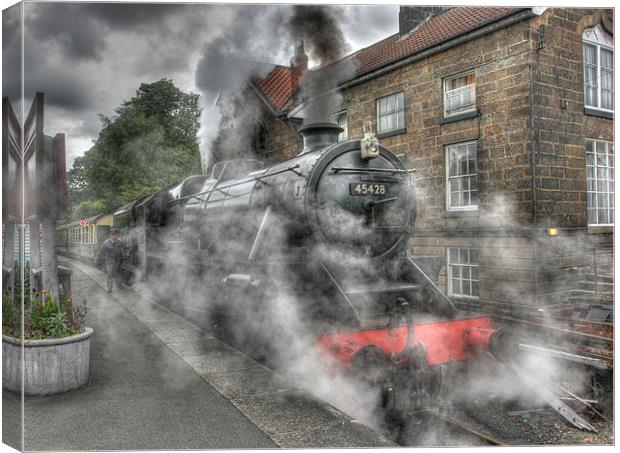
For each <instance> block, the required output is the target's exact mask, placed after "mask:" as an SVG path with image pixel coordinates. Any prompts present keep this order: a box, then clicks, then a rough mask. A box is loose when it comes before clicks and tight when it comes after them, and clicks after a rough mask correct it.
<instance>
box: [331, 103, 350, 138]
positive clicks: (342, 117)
mask: <svg viewBox="0 0 620 453" xmlns="http://www.w3.org/2000/svg"><path fill="white" fill-rule="evenodd" d="M334 123H336V124H337V125H338V126H340V127H341V128H342V129H343V131H342V132H339V133H338V141H339V142H341V141H343V140H347V139H348V138H349V130H348V128H347V112H346V110H345V111H344V112H340V113H336V114H335V115H334Z"/></svg>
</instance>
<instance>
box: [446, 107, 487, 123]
mask: <svg viewBox="0 0 620 453" xmlns="http://www.w3.org/2000/svg"><path fill="white" fill-rule="evenodd" d="M479 115H480V110H478V109H476V110H472V111H471V112H464V113H459V114H458V115H451V116H444V117H443V118H442V119H441V121H440V122H439V124H449V123H456V122H457V121H462V120H468V119H471V118H476V117H477V116H479Z"/></svg>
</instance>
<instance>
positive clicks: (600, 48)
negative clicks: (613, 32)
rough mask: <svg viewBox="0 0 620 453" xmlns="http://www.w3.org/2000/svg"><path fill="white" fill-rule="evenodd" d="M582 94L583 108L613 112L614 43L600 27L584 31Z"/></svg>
mask: <svg viewBox="0 0 620 453" xmlns="http://www.w3.org/2000/svg"><path fill="white" fill-rule="evenodd" d="M582 38H583V93H584V102H585V106H586V107H589V108H593V109H598V110H603V111H607V112H613V111H614V41H613V38H612V37H611V36H609V35H608V34H607V33H605V31H604V30H603V28H602V27H601V25H600V24H599V25H597V26H596V27H594V28H588V29H587V30H584V32H583V35H582Z"/></svg>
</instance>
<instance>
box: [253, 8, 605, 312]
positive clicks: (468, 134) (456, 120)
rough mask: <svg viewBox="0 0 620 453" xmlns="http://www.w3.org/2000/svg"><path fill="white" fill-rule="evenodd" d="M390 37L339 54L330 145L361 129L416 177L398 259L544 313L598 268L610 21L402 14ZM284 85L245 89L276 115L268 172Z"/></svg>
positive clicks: (285, 126) (492, 305)
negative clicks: (334, 134)
mask: <svg viewBox="0 0 620 453" xmlns="http://www.w3.org/2000/svg"><path fill="white" fill-rule="evenodd" d="M412 8H413V10H412ZM399 25H400V31H399V33H397V34H395V35H393V36H390V37H388V38H386V39H384V40H382V41H380V42H378V43H376V44H374V45H372V46H370V47H367V48H365V49H362V50H360V51H358V52H356V53H354V54H352V55H349V56H347V57H346V59H345V60H348V61H350V62H352V63H353V64H354V66H355V73H354V75H353V76H352V77H349V78H348V79H347V80H345V81H344V82H342V83H340V84H339V87H340V89H341V92H342V94H343V96H344V101H343V103H342V108H341V110H340V111H338V112H333V114H334V116H333V117H332V121H335V122H338V123H339V124H340V125H342V126H343V127H344V129H345V132H344V133H343V138H346V137H348V138H361V136H362V135H363V134H362V130H363V125H364V123H366V122H368V121H370V122H371V123H372V125H373V130H374V131H375V132H376V133H377V135H378V137H379V139H380V141H381V143H382V144H384V145H386V146H388V147H390V148H391V149H393V150H395V151H396V152H397V153H402V154H404V155H405V156H406V158H407V160H408V164H409V166H410V167H411V168H414V169H416V174H415V178H416V190H417V198H418V213H417V223H416V227H415V232H414V233H413V234H412V237H411V240H410V253H411V254H414V255H432V256H440V257H443V258H444V259H445V266H444V267H443V269H442V271H441V273H440V277H439V283H440V284H441V285H443V287H444V289H445V290H446V293H447V294H448V295H449V296H450V297H452V298H453V299H454V300H455V301H461V302H466V303H470V304H478V303H480V304H482V305H484V306H485V307H486V308H487V309H490V310H497V311H498V312H505V311H508V312H510V313H514V312H515V310H518V309H519V307H524V308H525V309H529V307H531V305H532V304H536V305H537V307H539V308H540V309H541V310H542V309H545V307H549V308H550V309H552V308H553V307H554V306H557V304H558V303H563V302H565V301H566V300H567V297H568V296H569V295H571V294H573V293H570V290H576V289H579V285H581V286H583V283H580V280H582V279H583V278H584V275H586V274H588V273H590V272H592V271H596V272H597V273H601V270H606V271H607V272H610V269H611V266H612V259H611V255H612V248H611V245H612V242H613V218H614V204H613V193H614V175H613V170H614V163H613V160H614V145H613V139H614V137H613V115H614V105H613V90H614V82H613V72H614V68H613V52H614V43H613V34H612V33H613V11H612V10H602V9H573V8H479V7H454V8H416V7H401V12H400V20H399ZM297 75H298V73H295V69H294V64H292V65H291V67H290V68H286V67H278V68H276V69H274V71H272V72H271V73H270V74H269V75H268V76H267V77H265V78H263V79H256V80H254V83H253V86H254V88H255V89H256V92H257V95H258V96H260V97H261V99H262V100H263V101H264V102H265V104H266V105H268V106H271V107H275V108H271V113H272V114H271V115H268V116H267V117H266V118H265V120H264V127H265V138H264V143H263V147H262V151H263V152H264V155H265V157H266V158H267V160H268V161H274V160H280V159H284V158H286V157H287V156H290V155H292V154H294V153H295V152H296V149H297V137H296V136H295V133H294V130H295V127H298V125H299V124H300V118H296V117H295V116H296V113H295V112H299V111H300V109H299V104H300V103H302V104H303V100H302V99H300V96H299V93H298V84H297V83H296V81H297V80H298V79H295V77H297ZM292 79H295V83H291V80H292ZM604 267H607V269H603V268H604Z"/></svg>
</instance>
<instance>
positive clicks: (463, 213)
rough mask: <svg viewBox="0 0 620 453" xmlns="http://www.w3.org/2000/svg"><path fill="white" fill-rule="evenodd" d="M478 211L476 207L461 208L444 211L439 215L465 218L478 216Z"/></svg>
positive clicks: (448, 217) (446, 217)
mask: <svg viewBox="0 0 620 453" xmlns="http://www.w3.org/2000/svg"><path fill="white" fill-rule="evenodd" d="M479 216H480V211H478V209H462V210H454V211H444V212H442V213H441V217H443V218H444V219H454V218H457V219H459V218H464V217H465V218H467V217H470V218H471V217H479Z"/></svg>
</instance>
